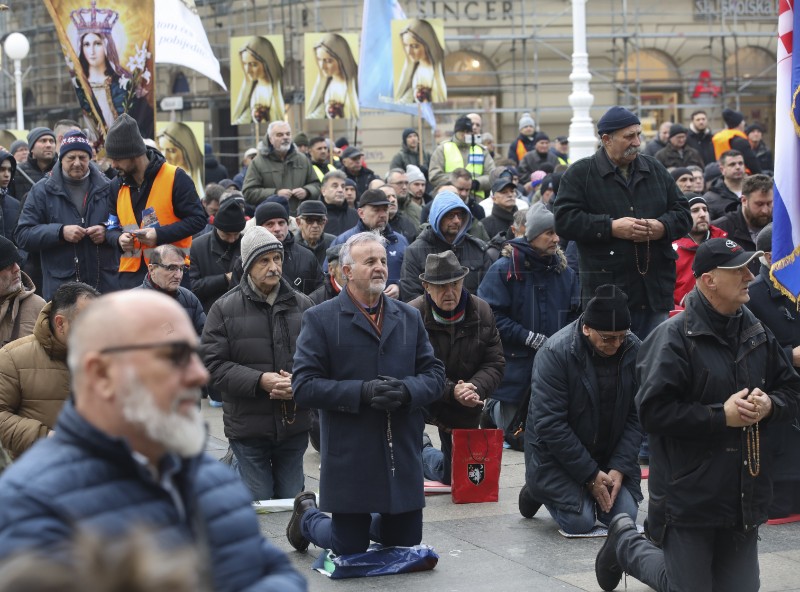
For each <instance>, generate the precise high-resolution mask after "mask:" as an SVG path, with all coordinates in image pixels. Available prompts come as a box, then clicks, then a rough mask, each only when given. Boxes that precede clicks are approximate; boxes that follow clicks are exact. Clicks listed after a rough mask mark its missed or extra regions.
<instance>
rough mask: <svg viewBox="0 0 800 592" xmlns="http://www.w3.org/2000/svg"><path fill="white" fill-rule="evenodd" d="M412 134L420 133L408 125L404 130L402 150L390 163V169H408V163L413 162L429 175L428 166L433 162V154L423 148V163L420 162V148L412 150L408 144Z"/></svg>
mask: <svg viewBox="0 0 800 592" xmlns="http://www.w3.org/2000/svg"><path fill="white" fill-rule="evenodd" d="M411 134H418V132H417V130H415V129H414V128H413V127H407V128H406V129H404V130H403V146H402V147H401V148H400V151H399V152H398V153H396V154H395V155H394V156H393V157H392V162H391V163H389V170H391V169H403V170H406V167H407V166H408V165H410V164H413V165H414V166H415V167H419V169H420V170H421V171H422V172H423V173H424V174H425V175H426V176H427V173H428V167H429V166H430V163H431V155H430V153H429V152H425V150H424V149H423V151H422V163H420V161H419V150H411V148H409V147H408V145H407V144H406V140H407V139H408V136H410V135H411ZM420 141H421V140H420Z"/></svg>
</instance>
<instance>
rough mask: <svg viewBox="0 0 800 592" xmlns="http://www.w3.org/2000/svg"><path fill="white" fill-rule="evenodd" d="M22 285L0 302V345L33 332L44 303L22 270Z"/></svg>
mask: <svg viewBox="0 0 800 592" xmlns="http://www.w3.org/2000/svg"><path fill="white" fill-rule="evenodd" d="M19 273H20V279H21V281H22V287H21V288H20V290H19V292H17V293H16V294H11V295H9V296H7V297H6V298H4V299H3V300H2V302H0V346H2V345H6V344H7V343H8V342H9V341H13V340H14V339H19V338H20V337H25V336H26V335H30V334H31V333H33V329H34V327H35V326H36V319H37V318H39V313H40V312H41V310H42V308H43V307H44V305H45V301H44V299H43V298H42V297H41V296H39V295H38V294H36V286H34V285H33V281H32V280H31V278H29V277H28V275H27V274H26V273H25V272H24V271H20V272H19Z"/></svg>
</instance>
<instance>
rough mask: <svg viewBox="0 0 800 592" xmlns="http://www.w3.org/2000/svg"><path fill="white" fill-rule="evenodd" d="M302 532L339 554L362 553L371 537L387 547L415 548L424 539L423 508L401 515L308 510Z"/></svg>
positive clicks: (318, 543) (304, 517) (301, 520)
mask: <svg viewBox="0 0 800 592" xmlns="http://www.w3.org/2000/svg"><path fill="white" fill-rule="evenodd" d="M300 532H302V533H303V536H304V537H306V538H307V539H308V540H309V541H311V542H312V543H314V544H315V545H316V546H317V547H321V548H322V549H331V550H332V551H333V552H334V553H336V554H337V555H351V554H353V553H361V552H363V551H366V550H367V547H369V542H370V539H371V540H373V541H375V542H376V543H380V544H382V545H383V546H384V547H413V546H414V545H419V544H420V542H422V510H412V511H411V512H404V513H402V514H333V515H331V516H328V515H327V514H323V513H322V512H320V511H319V510H317V509H311V510H306V511H305V512H304V513H303V516H302V518H301V519H300Z"/></svg>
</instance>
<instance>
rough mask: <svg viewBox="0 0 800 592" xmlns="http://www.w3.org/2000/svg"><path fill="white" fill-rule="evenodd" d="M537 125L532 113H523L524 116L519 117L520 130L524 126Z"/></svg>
mask: <svg viewBox="0 0 800 592" xmlns="http://www.w3.org/2000/svg"><path fill="white" fill-rule="evenodd" d="M528 126H530V127H536V124H535V123H534V121H533V117H531V114H530V113H523V114H522V117H520V118H519V131H522V128H523V127H528Z"/></svg>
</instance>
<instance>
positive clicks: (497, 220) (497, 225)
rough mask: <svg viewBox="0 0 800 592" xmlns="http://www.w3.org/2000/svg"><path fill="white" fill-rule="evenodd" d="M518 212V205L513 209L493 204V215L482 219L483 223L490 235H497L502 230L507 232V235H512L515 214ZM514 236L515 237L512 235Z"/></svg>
mask: <svg viewBox="0 0 800 592" xmlns="http://www.w3.org/2000/svg"><path fill="white" fill-rule="evenodd" d="M516 213H517V206H514V209H513V210H512V211H510V212H509V211H508V210H506V209H503V208H501V207H500V206H498V205H497V204H495V205H493V206H492V215H491V216H486V217H485V218H484V219H483V220H481V224H483V227H484V228H485V229H486V233H487V234H488V235H489V236H490V237H495V236H497V234H498V233H500V232H505V233H506V234H507V235H512V234H513V233H512V232H511V225H512V224H513V223H514V214H516ZM512 238H513V237H512Z"/></svg>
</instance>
